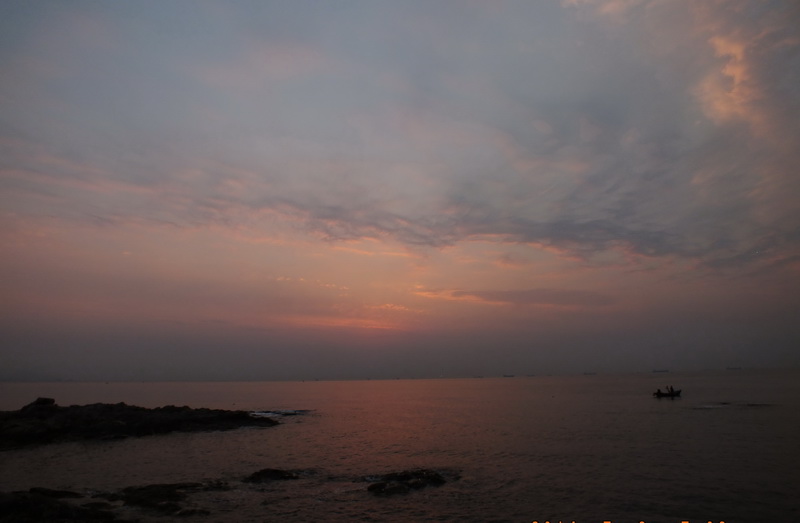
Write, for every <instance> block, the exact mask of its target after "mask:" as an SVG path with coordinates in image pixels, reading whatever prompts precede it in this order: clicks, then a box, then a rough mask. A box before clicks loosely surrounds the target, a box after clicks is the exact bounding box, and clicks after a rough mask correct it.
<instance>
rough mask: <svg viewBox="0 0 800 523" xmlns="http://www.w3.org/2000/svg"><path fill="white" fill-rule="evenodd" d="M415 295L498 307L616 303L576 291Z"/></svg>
mask: <svg viewBox="0 0 800 523" xmlns="http://www.w3.org/2000/svg"><path fill="white" fill-rule="evenodd" d="M416 294H418V295H420V296H425V297H428V298H435V299H445V300H456V301H470V302H476V303H486V304H495V305H497V304H501V305H544V306H555V307H567V308H573V307H576V308H584V307H590V308H594V307H603V306H606V305H610V304H612V303H613V300H612V298H611V297H610V296H608V295H606V294H604V293H601V292H596V291H587V290H575V289H550V288H538V289H516V290H461V289H457V290H446V289H440V290H436V289H424V288H418V289H417V290H416Z"/></svg>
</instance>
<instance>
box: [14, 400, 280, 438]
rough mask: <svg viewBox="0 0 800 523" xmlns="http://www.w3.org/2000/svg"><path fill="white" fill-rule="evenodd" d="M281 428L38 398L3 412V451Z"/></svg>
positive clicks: (197, 412) (234, 417) (237, 418)
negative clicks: (145, 437)
mask: <svg viewBox="0 0 800 523" xmlns="http://www.w3.org/2000/svg"><path fill="white" fill-rule="evenodd" d="M277 424H278V422H277V421H275V420H274V419H272V418H270V417H267V416H253V415H251V413H249V412H246V411H239V410H215V409H192V408H189V407H176V406H173V405H169V406H166V407H159V408H155V409H147V408H144V407H136V406H133V405H126V404H125V403H115V404H107V403H94V404H91V405H72V406H69V407H61V406H59V405H57V404H56V402H55V400H53V399H52V398H39V399H37V400H36V401H34V402H32V403H30V404H28V405H26V406H24V407H22V408H21V409H20V410H16V411H6V412H0V450H8V449H14V448H21V447H30V446H34V445H44V444H48V443H59V442H65V441H81V440H109V439H119V438H126V437H141V436H150V435H154V434H166V433H168V432H194V431H212V430H232V429H237V428H240V427H246V426H258V427H270V426H273V425H277Z"/></svg>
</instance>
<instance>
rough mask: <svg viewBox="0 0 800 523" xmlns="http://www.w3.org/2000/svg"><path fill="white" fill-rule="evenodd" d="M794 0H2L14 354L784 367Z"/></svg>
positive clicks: (56, 362)
mask: <svg viewBox="0 0 800 523" xmlns="http://www.w3.org/2000/svg"><path fill="white" fill-rule="evenodd" d="M798 27H800V4H798V3H797V2H795V1H793V0H785V1H769V0H765V1H739V0H730V1H724V0H708V1H703V2H697V1H694V0H663V1H658V0H655V1H647V0H562V1H560V2H559V1H556V0H553V1H548V2H545V1H542V2H529V1H504V0H498V1H491V2H488V1H487V2H479V1H468V0H463V1H452V0H440V1H436V2H431V1H428V0H425V1H415V0H403V1H383V0H363V1H359V0H341V1H331V2H323V1H318V0H315V1H305V0H296V1H291V2H288V1H273V2H270V1H243V0H232V1H225V2H204V1H199V0H172V1H170V2H163V1H161V0H157V1H149V0H137V1H136V2H104V1H84V0H73V1H70V2H55V1H54V2H50V1H46V0H41V1H37V2H31V1H28V0H24V1H23V0H6V1H4V2H2V3H0V241H1V242H2V243H1V244H0V245H2V256H1V257H0V274H2V280H0V285H1V287H0V380H56V379H66V380H239V379H241V380H271V379H276V380H280V379H350V378H353V379H357V378H393V377H401V378H404V377H439V376H445V377H451V376H476V375H481V376H484V375H485V376H492V375H499V374H517V375H525V374H536V375H541V374H563V373H583V372H633V371H647V372H649V371H650V370H653V369H671V370H700V369H709V368H726V367H731V366H736V367H738V366H742V367H796V366H798V365H800V321H798V318H800V316H799V315H798V312H800V147H798V143H799V142H800V87H798V86H800V31H798Z"/></svg>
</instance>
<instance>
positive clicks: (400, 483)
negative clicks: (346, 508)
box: [361, 469, 447, 495]
mask: <svg viewBox="0 0 800 523" xmlns="http://www.w3.org/2000/svg"><path fill="white" fill-rule="evenodd" d="M361 479H362V481H369V482H371V484H370V485H369V486H368V487H367V490H368V491H369V492H372V493H373V494H382V495H391V494H405V493H407V492H409V491H411V490H419V489H422V488H425V487H428V486H439V485H443V484H445V483H446V482H447V480H445V479H444V477H443V476H442V475H441V474H439V473H438V472H436V471H435V470H428V469H413V470H404V471H402V472H391V473H389V474H380V475H376V476H365V477H363V478H361Z"/></svg>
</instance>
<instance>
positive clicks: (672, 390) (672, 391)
mask: <svg viewBox="0 0 800 523" xmlns="http://www.w3.org/2000/svg"><path fill="white" fill-rule="evenodd" d="M669 393H670V394H675V389H673V388H672V385H670V386H669Z"/></svg>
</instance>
